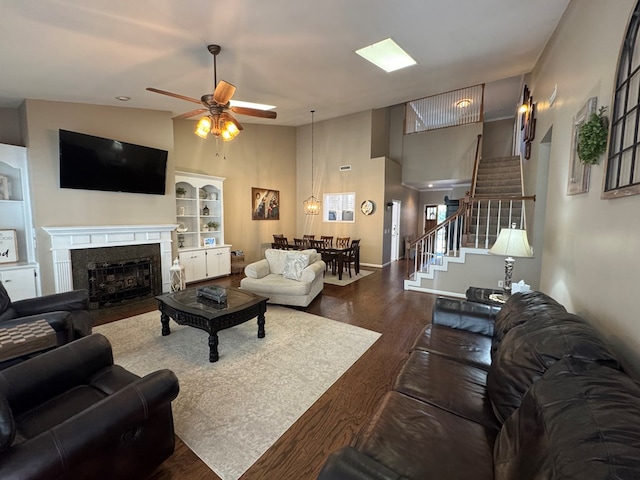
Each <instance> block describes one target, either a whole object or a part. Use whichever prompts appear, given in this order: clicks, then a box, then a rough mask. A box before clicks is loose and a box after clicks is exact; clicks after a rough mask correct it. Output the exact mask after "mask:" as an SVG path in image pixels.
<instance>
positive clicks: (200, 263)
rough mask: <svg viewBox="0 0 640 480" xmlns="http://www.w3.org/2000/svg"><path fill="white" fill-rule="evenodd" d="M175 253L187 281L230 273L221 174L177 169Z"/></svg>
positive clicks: (229, 247) (229, 249)
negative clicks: (206, 173) (176, 248)
mask: <svg viewBox="0 0 640 480" xmlns="http://www.w3.org/2000/svg"><path fill="white" fill-rule="evenodd" d="M175 184H176V222H177V223H178V229H177V237H176V238H177V243H178V256H179V259H180V263H181V264H182V265H184V267H185V276H186V281H187V283H188V282H195V281H198V280H204V279H206V278H213V277H219V276H222V275H228V274H230V273H231V254H230V251H231V246H230V245H226V244H225V243H224V208H223V201H224V200H223V190H224V185H223V184H224V178H221V177H214V176H209V175H201V174H197V173H187V172H176V174H175Z"/></svg>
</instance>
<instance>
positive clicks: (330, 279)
mask: <svg viewBox="0 0 640 480" xmlns="http://www.w3.org/2000/svg"><path fill="white" fill-rule="evenodd" d="M372 273H373V272H372V271H370V270H360V273H358V275H356V274H355V273H352V274H351V275H352V276H351V277H349V273H348V272H343V273H342V280H338V275H332V274H331V272H327V273H326V274H325V276H324V283H327V284H329V285H338V286H340V287H344V286H346V285H350V284H352V283H353V282H357V281H358V280H360V279H361V278H364V277H366V276H368V275H371V274H372Z"/></svg>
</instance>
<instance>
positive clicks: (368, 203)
mask: <svg viewBox="0 0 640 480" xmlns="http://www.w3.org/2000/svg"><path fill="white" fill-rule="evenodd" d="M375 209H376V204H375V203H373V200H365V201H364V202H362V203H361V204H360V211H361V212H362V213H363V214H365V215H371V214H372V213H373V212H374V210H375Z"/></svg>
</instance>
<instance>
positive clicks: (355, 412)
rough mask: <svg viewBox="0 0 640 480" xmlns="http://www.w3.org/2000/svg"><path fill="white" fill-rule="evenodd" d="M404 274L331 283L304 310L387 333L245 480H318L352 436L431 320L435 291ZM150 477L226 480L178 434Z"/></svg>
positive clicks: (392, 270)
mask: <svg viewBox="0 0 640 480" xmlns="http://www.w3.org/2000/svg"><path fill="white" fill-rule="evenodd" d="M405 272H406V267H405V264H404V262H403V261H400V262H396V263H394V264H393V265H391V266H388V267H385V268H383V269H376V271H375V273H374V274H372V275H369V276H367V277H365V278H363V279H362V280H358V281H357V282H355V283H352V284H351V285H348V286H346V287H338V286H334V285H325V287H324V290H323V293H322V294H321V295H320V296H319V297H317V298H316V299H315V300H314V301H313V302H312V303H311V305H309V307H307V308H306V309H304V310H305V311H306V312H308V313H313V314H316V315H321V316H323V317H327V318H330V319H333V320H337V321H341V322H345V323H349V324H351V325H357V326H359V327H363V328H367V329H369V330H374V331H376V332H380V333H381V334H382V336H381V337H380V339H379V340H378V341H377V342H376V343H375V344H374V345H373V346H372V347H371V348H370V349H369V350H368V351H367V352H366V353H365V354H364V355H363V356H362V357H361V358H360V359H359V360H358V361H357V362H356V363H355V364H354V365H353V366H352V367H351V368H350V369H349V370H348V371H347V372H346V373H345V374H344V375H343V376H342V377H341V378H340V379H339V380H338V381H337V382H336V383H335V384H334V385H333V386H332V387H331V388H330V389H329V390H327V392H325V394H324V395H323V396H322V397H321V398H320V399H319V400H318V401H317V402H316V403H315V404H314V405H313V406H312V407H311V408H310V409H309V410H307V412H306V413H305V414H304V415H303V416H302V417H301V418H300V419H299V420H298V421H297V422H296V423H295V424H294V425H292V426H291V428H289V430H287V432H285V434H284V435H282V437H280V439H278V441H277V442H276V443H275V444H274V445H272V446H271V448H270V449H269V450H268V451H267V452H265V454H264V455H263V456H262V457H261V458H260V459H259V460H258V461H257V462H256V463H255V464H254V465H253V466H252V467H251V468H250V469H249V470H248V471H247V472H246V473H245V474H244V475H243V476H242V479H241V480H257V479H261V480H265V479H266V480H271V479H274V480H306V479H315V478H316V476H317V475H318V473H319V471H320V468H321V467H322V465H323V463H324V461H325V459H326V457H327V455H328V454H329V453H331V452H332V451H334V450H336V449H338V448H340V447H342V446H344V445H347V444H349V443H350V442H351V441H352V440H353V438H354V437H355V435H356V434H357V433H358V431H359V430H360V429H361V427H362V426H363V424H364V423H365V422H366V421H367V419H368V417H369V416H370V415H371V414H372V412H373V411H374V409H375V407H376V405H377V403H378V401H379V400H380V398H381V397H382V396H383V395H384V393H385V392H386V391H387V390H389V389H390V388H391V384H392V382H393V379H394V378H395V376H396V375H397V373H398V371H399V369H400V367H401V365H402V363H403V362H404V360H405V359H406V357H407V354H408V350H409V348H410V347H411V345H412V343H413V341H414V339H415V338H416V336H417V335H418V334H419V332H420V331H421V330H422V329H423V328H424V327H425V326H426V325H427V324H428V323H429V322H430V321H431V309H432V306H433V301H434V299H435V296H433V295H429V294H425V293H419V292H409V291H405V290H403V280H404V274H405ZM240 279H241V276H240V275H232V276H229V277H225V278H222V279H218V280H214V281H212V282H209V283H215V284H218V285H222V286H232V287H236V286H239V284H240ZM154 309H156V302H155V300H154V299H150V300H145V301H142V302H137V303H136V304H135V305H131V306H127V307H114V308H111V309H105V310H101V311H99V312H96V323H97V324H100V323H106V322H109V321H114V320H118V319H121V318H126V317H129V316H132V315H137V314H139V313H143V312H147V311H151V310H154ZM268 325H269V311H268V310H267V328H268ZM150 478H151V479H154V480H166V479H196V480H200V479H202V480H220V477H218V476H217V475H216V474H215V473H214V472H212V471H211V470H210V469H209V468H208V467H207V466H206V465H205V464H204V463H203V462H202V461H201V460H200V459H199V458H198V457H197V456H196V455H195V454H194V453H193V452H192V451H191V450H190V449H189V448H188V447H187V446H186V445H185V444H184V443H182V441H181V440H180V439H179V438H177V437H176V451H175V453H174V454H173V455H172V456H171V457H170V458H169V459H168V460H167V461H165V462H164V463H163V464H162V465H161V466H160V467H159V468H158V469H157V470H156V471H155V472H154V474H153V475H152V476H151V477H150Z"/></svg>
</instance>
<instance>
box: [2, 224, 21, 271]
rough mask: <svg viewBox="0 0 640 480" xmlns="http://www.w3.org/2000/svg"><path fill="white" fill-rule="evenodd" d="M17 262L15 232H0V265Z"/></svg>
mask: <svg viewBox="0 0 640 480" xmlns="http://www.w3.org/2000/svg"><path fill="white" fill-rule="evenodd" d="M17 261H18V240H17V238H16V231H15V230H0V263H14V262H17Z"/></svg>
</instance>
